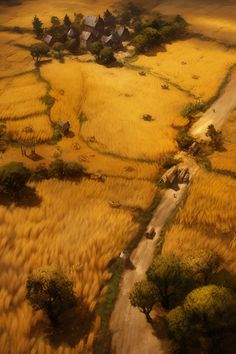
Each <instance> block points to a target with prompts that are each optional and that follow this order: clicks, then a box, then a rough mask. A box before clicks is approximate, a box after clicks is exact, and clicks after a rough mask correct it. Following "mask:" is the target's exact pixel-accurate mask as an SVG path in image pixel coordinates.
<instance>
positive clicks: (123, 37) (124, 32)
mask: <svg viewBox="0 0 236 354" xmlns="http://www.w3.org/2000/svg"><path fill="white" fill-rule="evenodd" d="M115 33H116V34H117V36H118V38H119V40H120V41H121V42H124V41H127V40H128V39H129V36H130V33H129V30H128V28H127V27H125V26H117V27H116V30H115Z"/></svg>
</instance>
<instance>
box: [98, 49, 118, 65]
mask: <svg viewBox="0 0 236 354" xmlns="http://www.w3.org/2000/svg"><path fill="white" fill-rule="evenodd" d="M99 61H100V63H101V64H104V65H109V64H112V63H114V62H115V61H116V59H115V57H114V53H113V50H112V48H110V47H107V48H103V49H102V50H101V51H100V53H99Z"/></svg>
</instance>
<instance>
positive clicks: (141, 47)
mask: <svg viewBox="0 0 236 354" xmlns="http://www.w3.org/2000/svg"><path fill="white" fill-rule="evenodd" d="M133 44H134V46H135V48H136V50H137V51H138V52H139V53H143V52H145V50H146V49H147V40H146V38H145V36H144V35H143V34H138V35H137V36H135V37H134V40H133Z"/></svg>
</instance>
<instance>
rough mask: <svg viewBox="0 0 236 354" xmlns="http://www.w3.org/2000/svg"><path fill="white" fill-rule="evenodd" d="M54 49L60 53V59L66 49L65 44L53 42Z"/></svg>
mask: <svg viewBox="0 0 236 354" xmlns="http://www.w3.org/2000/svg"><path fill="white" fill-rule="evenodd" d="M52 49H53V50H54V51H55V52H57V53H58V57H59V59H61V58H62V51H63V49H64V45H63V44H62V43H60V42H56V43H54V44H53V47H52Z"/></svg>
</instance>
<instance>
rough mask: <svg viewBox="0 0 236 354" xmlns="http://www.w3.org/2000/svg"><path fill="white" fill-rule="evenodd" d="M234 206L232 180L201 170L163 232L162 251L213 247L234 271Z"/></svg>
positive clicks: (235, 197) (179, 252) (181, 252)
mask: <svg viewBox="0 0 236 354" xmlns="http://www.w3.org/2000/svg"><path fill="white" fill-rule="evenodd" d="M235 210H236V182H235V180H233V179H232V178H230V177H226V176H220V175H217V174H214V173H209V172H205V171H203V170H201V171H200V173H199V174H198V175H197V176H195V177H194V181H193V184H192V186H191V187H190V190H189V196H188V199H187V201H186V203H185V205H184V207H183V208H182V209H181V210H180V211H179V212H178V215H177V221H176V223H175V224H174V225H173V226H172V228H171V229H170V231H169V232H168V233H167V235H166V238H165V244H164V249H163V253H165V254H167V253H175V254H177V255H180V256H181V255H185V254H188V253H191V252H192V250H193V249H204V248H206V249H212V250H214V251H215V252H217V253H218V254H219V255H220V256H222V258H223V259H224V263H225V266H226V267H227V268H228V269H229V270H231V271H234V272H236V257H235V256H236V234H235V228H236V219H235Z"/></svg>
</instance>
